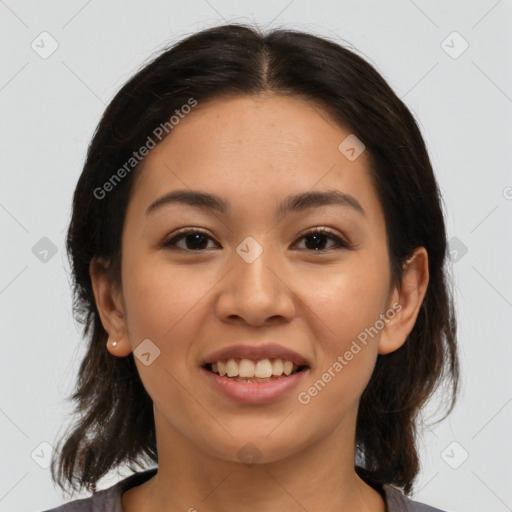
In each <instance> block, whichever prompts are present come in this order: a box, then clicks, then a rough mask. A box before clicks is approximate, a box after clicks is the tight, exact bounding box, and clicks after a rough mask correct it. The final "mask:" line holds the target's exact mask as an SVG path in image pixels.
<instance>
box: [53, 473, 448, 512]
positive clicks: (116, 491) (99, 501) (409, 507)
mask: <svg viewBox="0 0 512 512" xmlns="http://www.w3.org/2000/svg"><path fill="white" fill-rule="evenodd" d="M157 470H158V468H152V469H148V470H147V471H142V472H139V473H134V474H133V475H130V476H128V477H126V478H124V479H123V480H121V481H119V482H117V484H114V485H113V486H112V487H109V488H108V489H103V490H101V491H97V492H96V493H94V494H93V495H92V496H91V497H90V498H82V499H78V500H74V501H70V502H68V503H66V504H64V505H61V506H60V507H57V508H52V509H50V510H46V511H44V512H123V506H122V502H121V495H122V494H123V493H124V492H125V491H127V490H128V489H131V488H132V487H136V486H137V485H141V484H143V483H144V482H145V481H147V480H149V479H150V478H151V477H153V476H154V475H155V474H156V472H157ZM382 494H383V495H384V496H385V499H386V511H387V512H443V511H442V510H439V509H438V508H434V507H429V506H428V505H424V504H422V503H418V502H416V501H412V500H410V499H409V498H407V497H406V496H405V495H404V494H403V493H402V491H400V490H399V489H397V488H396V487H393V486H391V485H384V486H383V487H382Z"/></svg>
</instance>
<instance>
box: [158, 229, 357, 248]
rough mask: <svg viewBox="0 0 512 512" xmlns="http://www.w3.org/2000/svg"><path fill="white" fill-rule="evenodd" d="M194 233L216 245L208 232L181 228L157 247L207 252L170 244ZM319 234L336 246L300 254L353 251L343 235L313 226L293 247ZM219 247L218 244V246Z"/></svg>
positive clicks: (298, 238)
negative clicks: (307, 237) (341, 250)
mask: <svg viewBox="0 0 512 512" xmlns="http://www.w3.org/2000/svg"><path fill="white" fill-rule="evenodd" d="M195 233H201V234H203V235H205V236H206V237H207V238H209V239H210V240H212V241H214V242H215V243H216V244H218V242H217V241H216V240H215V238H214V237H213V236H212V235H211V234H210V233H209V232H208V230H206V229H203V228H199V227H193V226H189V227H185V228H181V229H179V230H178V231H175V232H173V233H172V235H170V236H168V237H166V238H164V240H163V241H162V242H161V243H160V244H159V247H160V248H162V249H168V250H176V251H182V252H190V253H194V252H195V253H204V252H206V251H208V249H198V250H192V249H182V248H180V247H176V245H175V243H174V244H171V242H173V241H175V240H176V239H183V238H185V237H186V236H187V235H191V234H195ZM315 233H320V234H322V235H324V236H327V238H330V239H331V240H333V241H334V242H335V243H336V246H334V247H331V248H330V249H320V250H308V249H300V251H301V252H308V253H313V254H315V253H316V254H322V253H323V254H328V253H331V252H332V251H333V250H340V249H345V250H347V249H354V245H353V244H352V243H351V242H350V240H349V239H348V238H347V237H346V236H345V235H344V234H338V233H337V232H335V231H334V230H332V229H331V228H328V227H325V226H313V227H311V228H308V229H307V230H306V231H303V232H302V233H301V234H300V235H299V236H298V237H297V238H296V241H295V242H294V244H293V245H297V243H298V242H299V241H301V240H302V239H303V238H305V237H306V236H308V235H310V234H315ZM218 245H220V244H218Z"/></svg>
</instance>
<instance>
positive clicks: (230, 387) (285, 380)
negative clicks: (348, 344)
mask: <svg viewBox="0 0 512 512" xmlns="http://www.w3.org/2000/svg"><path fill="white" fill-rule="evenodd" d="M308 370H309V369H307V370H302V371H300V372H297V373H294V374H293V375H290V376H288V377H281V378H279V379H276V380H272V381H269V382H240V381H237V380H233V379H230V378H229V377H221V376H220V375H217V374H216V373H213V372H211V371H209V370H207V369H206V368H201V371H202V372H203V373H204V374H205V375H206V377H207V378H208V379H209V380H210V382H211V383H212V384H213V386H214V389H217V390H219V391H220V392H221V393H224V395H226V396H227V397H228V398H231V399H232V400H235V401H237V402H240V403H243V404H268V403H271V402H275V401H276V400H279V399H280V398H282V397H283V396H284V395H285V394H286V393H287V392H288V391H290V390H291V389H292V388H294V387H295V386H297V385H298V384H299V382H300V381H301V380H302V379H303V377H304V374H305V373H307V372H308Z"/></svg>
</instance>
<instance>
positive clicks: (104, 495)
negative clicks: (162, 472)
mask: <svg viewBox="0 0 512 512" xmlns="http://www.w3.org/2000/svg"><path fill="white" fill-rule="evenodd" d="M156 472H157V468H152V469H149V470H146V471H142V472H139V473H134V474H133V475H130V476H128V477H126V478H124V479H123V480H121V481H119V482H117V483H116V484H114V485H112V486H111V487H109V488H108V489H103V490H101V491H97V492H95V493H94V494H93V495H92V496H90V497H89V498H81V499H77V500H73V501H70V502H68V503H64V504H63V505H59V506H58V507H56V508H52V509H48V510H44V511H43V512H123V507H122V501H121V495H122V494H123V493H124V492H125V491H127V490H128V489H131V488H132V487H135V486H137V485H140V484H142V483H143V482H145V481H146V480H149V479H150V478H151V477H152V476H154V475H155V474H156Z"/></svg>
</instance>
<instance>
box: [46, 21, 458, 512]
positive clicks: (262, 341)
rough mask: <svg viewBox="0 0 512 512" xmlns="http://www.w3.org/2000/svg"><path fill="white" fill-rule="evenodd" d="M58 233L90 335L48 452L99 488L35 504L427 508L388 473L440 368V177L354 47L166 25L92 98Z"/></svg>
mask: <svg viewBox="0 0 512 512" xmlns="http://www.w3.org/2000/svg"><path fill="white" fill-rule="evenodd" d="M67 243H68V252H69V255H70V260H71V264H72V271H73V278H74V292H75V311H76V313H77V315H78V316H79V318H81V319H82V321H83V323H84V324H85V330H84V334H85V335H86V336H87V337H88V343H89V345H88V352H87V354H86V356H85V358H84V360H83V363H82V365H81V367H80V373H79V379H78V385H77V390H76V392H75V394H74V395H73V399H74V400H76V401H77V413H78V414H79V416H80V419H79V421H77V424H76V425H75V428H74V429H73V430H72V432H71V433H70V434H69V436H68V437H67V438H66V439H63V440H62V442H63V443H62V447H61V448H60V450H59V455H58V457H57V458H56V459H55V460H53V462H52V476H53V478H54V480H55V481H56V482H57V483H59V485H61V487H63V488H64V485H63V484H65V483H68V484H70V485H71V486H72V487H73V488H74V489H76V488H78V489H81V488H84V487H85V488H86V489H88V490H92V491H93V493H94V494H93V496H92V497H90V498H86V499H84V500H75V501H73V502H71V503H68V504H67V505H64V506H62V507H58V508H55V509H53V511H54V512H57V511H64V510H66V511H70V512H71V511H73V510H81V511H86V510H93V509H94V510H95V511H96V510H97V511H100V510H105V511H107V510H108V511H114V510H115V511H121V510H124V511H125V512H134V511H137V512H145V511H152V512H163V511H169V510H190V511H193V510H198V511H201V512H203V511H213V510H224V509H228V508H229V509H233V508H236V509H237V510H239V511H240V510H250V511H268V510H297V511H299V510H301V511H303V510H308V511H314V510H322V511H335V510H336V511H338V510H350V511H352V510H353V511H372V512H384V511H386V510H387V511H398V510H400V511H401V510H430V511H434V510H437V509H434V508H431V507H427V506H425V505H420V504H417V503H416V502H413V501H412V500H411V499H409V498H408V497H407V494H410V492H411V490H412V485H413V482H414V478H415V476H416V475H417V473H418V469H419V463H418V454H417V450H416V446H415V426H416V425H415V422H416V419H417V415H418V412H419V410H420V407H421V406H422V405H423V404H424V403H425V402H426V400H427V399H428V398H429V397H430V396H431V395H432V393H433V392H434V390H435V389H436V388H437V386H438V385H439V383H440V382H441V380H442V379H448V380H449V382H450V383H451V391H452V395H451V397H450V398H451V402H450V407H449V410H451V408H452V407H453V403H454V400H455V396H456V392H457V381H458V379H457V378H458V362H457V352H456V322H455V315H454V311H453V305H452V297H451V292H450V290H449V286H448V281H447V276H446V273H445V256H446V233H445V225H444V219H443V213H442V208H441V198H440V193H439V190H438V186H437V183H436V180H435V177H434V174H433V171H432V167H431V164H430V161H429V157H428V154H427V151H426V148H425V144H424V141H423V139H422V137H421V134H420V132H419V129H418V127H417V125H416V122H415V121H414V118H413V117H412V115H411V113H410V112H409V111H408V109H407V108H406V107H405V105H404V104H403V103H402V102H401V101H400V100H399V99H398V98H397V96H396V95H395V94H394V93H393V91H392V90H391V89H390V87H389V86H388V85H387V83H386V82H385V81H384V79H383V78H382V77H381V76H380V75H379V74H378V73H377V71H376V70H375V69H374V68H373V67H372V66H370V65H369V64H368V63H367V62H366V61H364V60H363V59H362V58H360V57H358V56H357V55H355V54H354V53H353V52H351V51H349V50H347V49H345V48H343V47H341V46H339V45H338V44H336V43H334V42H331V41H328V40H326V39H323V38H319V37H317V36H313V35H309V34H305V33H300V32H295V31H286V30H277V31H274V32H271V33H269V34H267V35H264V34H262V33H260V32H259V31H258V30H257V29H253V28H250V27H247V26H242V25H226V26H222V27H216V28H212V29H208V30H204V31H202V32H199V33H197V34H195V35H192V36H190V37H188V38H186V39H185V40H183V41H181V42H180V43H178V44H177V45H175V46H174V47H171V48H170V49H167V50H166V51H164V52H163V53H162V54H161V55H160V56H158V57H157V58H156V59H155V60H154V61H152V62H151V63H149V64H148V65H146V66H145V67H144V68H142V69H141V70H140V71H139V72H138V73H137V74H136V75H135V76H134V77H133V78H132V79H131V80H129V82H128V83H127V84H126V85H125V86H124V87H123V88H122V89H121V90H120V91H119V93H118V94H117V95H116V97H115V98H114V99H113V101H112V102H111V104H110V105H109V106H108V108H107V110H106V112H105V114H104V116H103V118H102V120H101V122H100V124H99V126H98V128H97V131H96V133H95V135H94V138H93V140H92V143H91V145H90V147H89V151H88V155H87V160H86V163H85V167H84V169H83V172H82V175H81V176H80V179H79V182H78V185H77V188H76V191H75V195H74V202H73V214H72V220H71V224H70V227H69V231H68V238H67ZM143 459H144V460H145V461H150V462H153V463H158V466H157V467H155V468H152V469H149V470H148V469H146V471H143V472H140V473H136V474H134V475H132V476H130V477H128V478H125V479H124V480H122V481H121V482H119V483H118V484H116V485H115V486H112V487H111V488H109V489H107V490H103V491H100V492H96V482H97V481H98V480H99V479H100V478H101V477H102V476H104V475H105V474H106V473H107V472H108V471H109V470H112V469H115V468H116V467H117V466H119V465H120V464H122V463H129V464H131V463H133V462H138V463H139V465H140V467H144V466H143V465H141V464H140V461H142V460H143ZM130 467H132V466H130ZM132 469H133V468H132ZM402 491H403V492H402Z"/></svg>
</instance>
